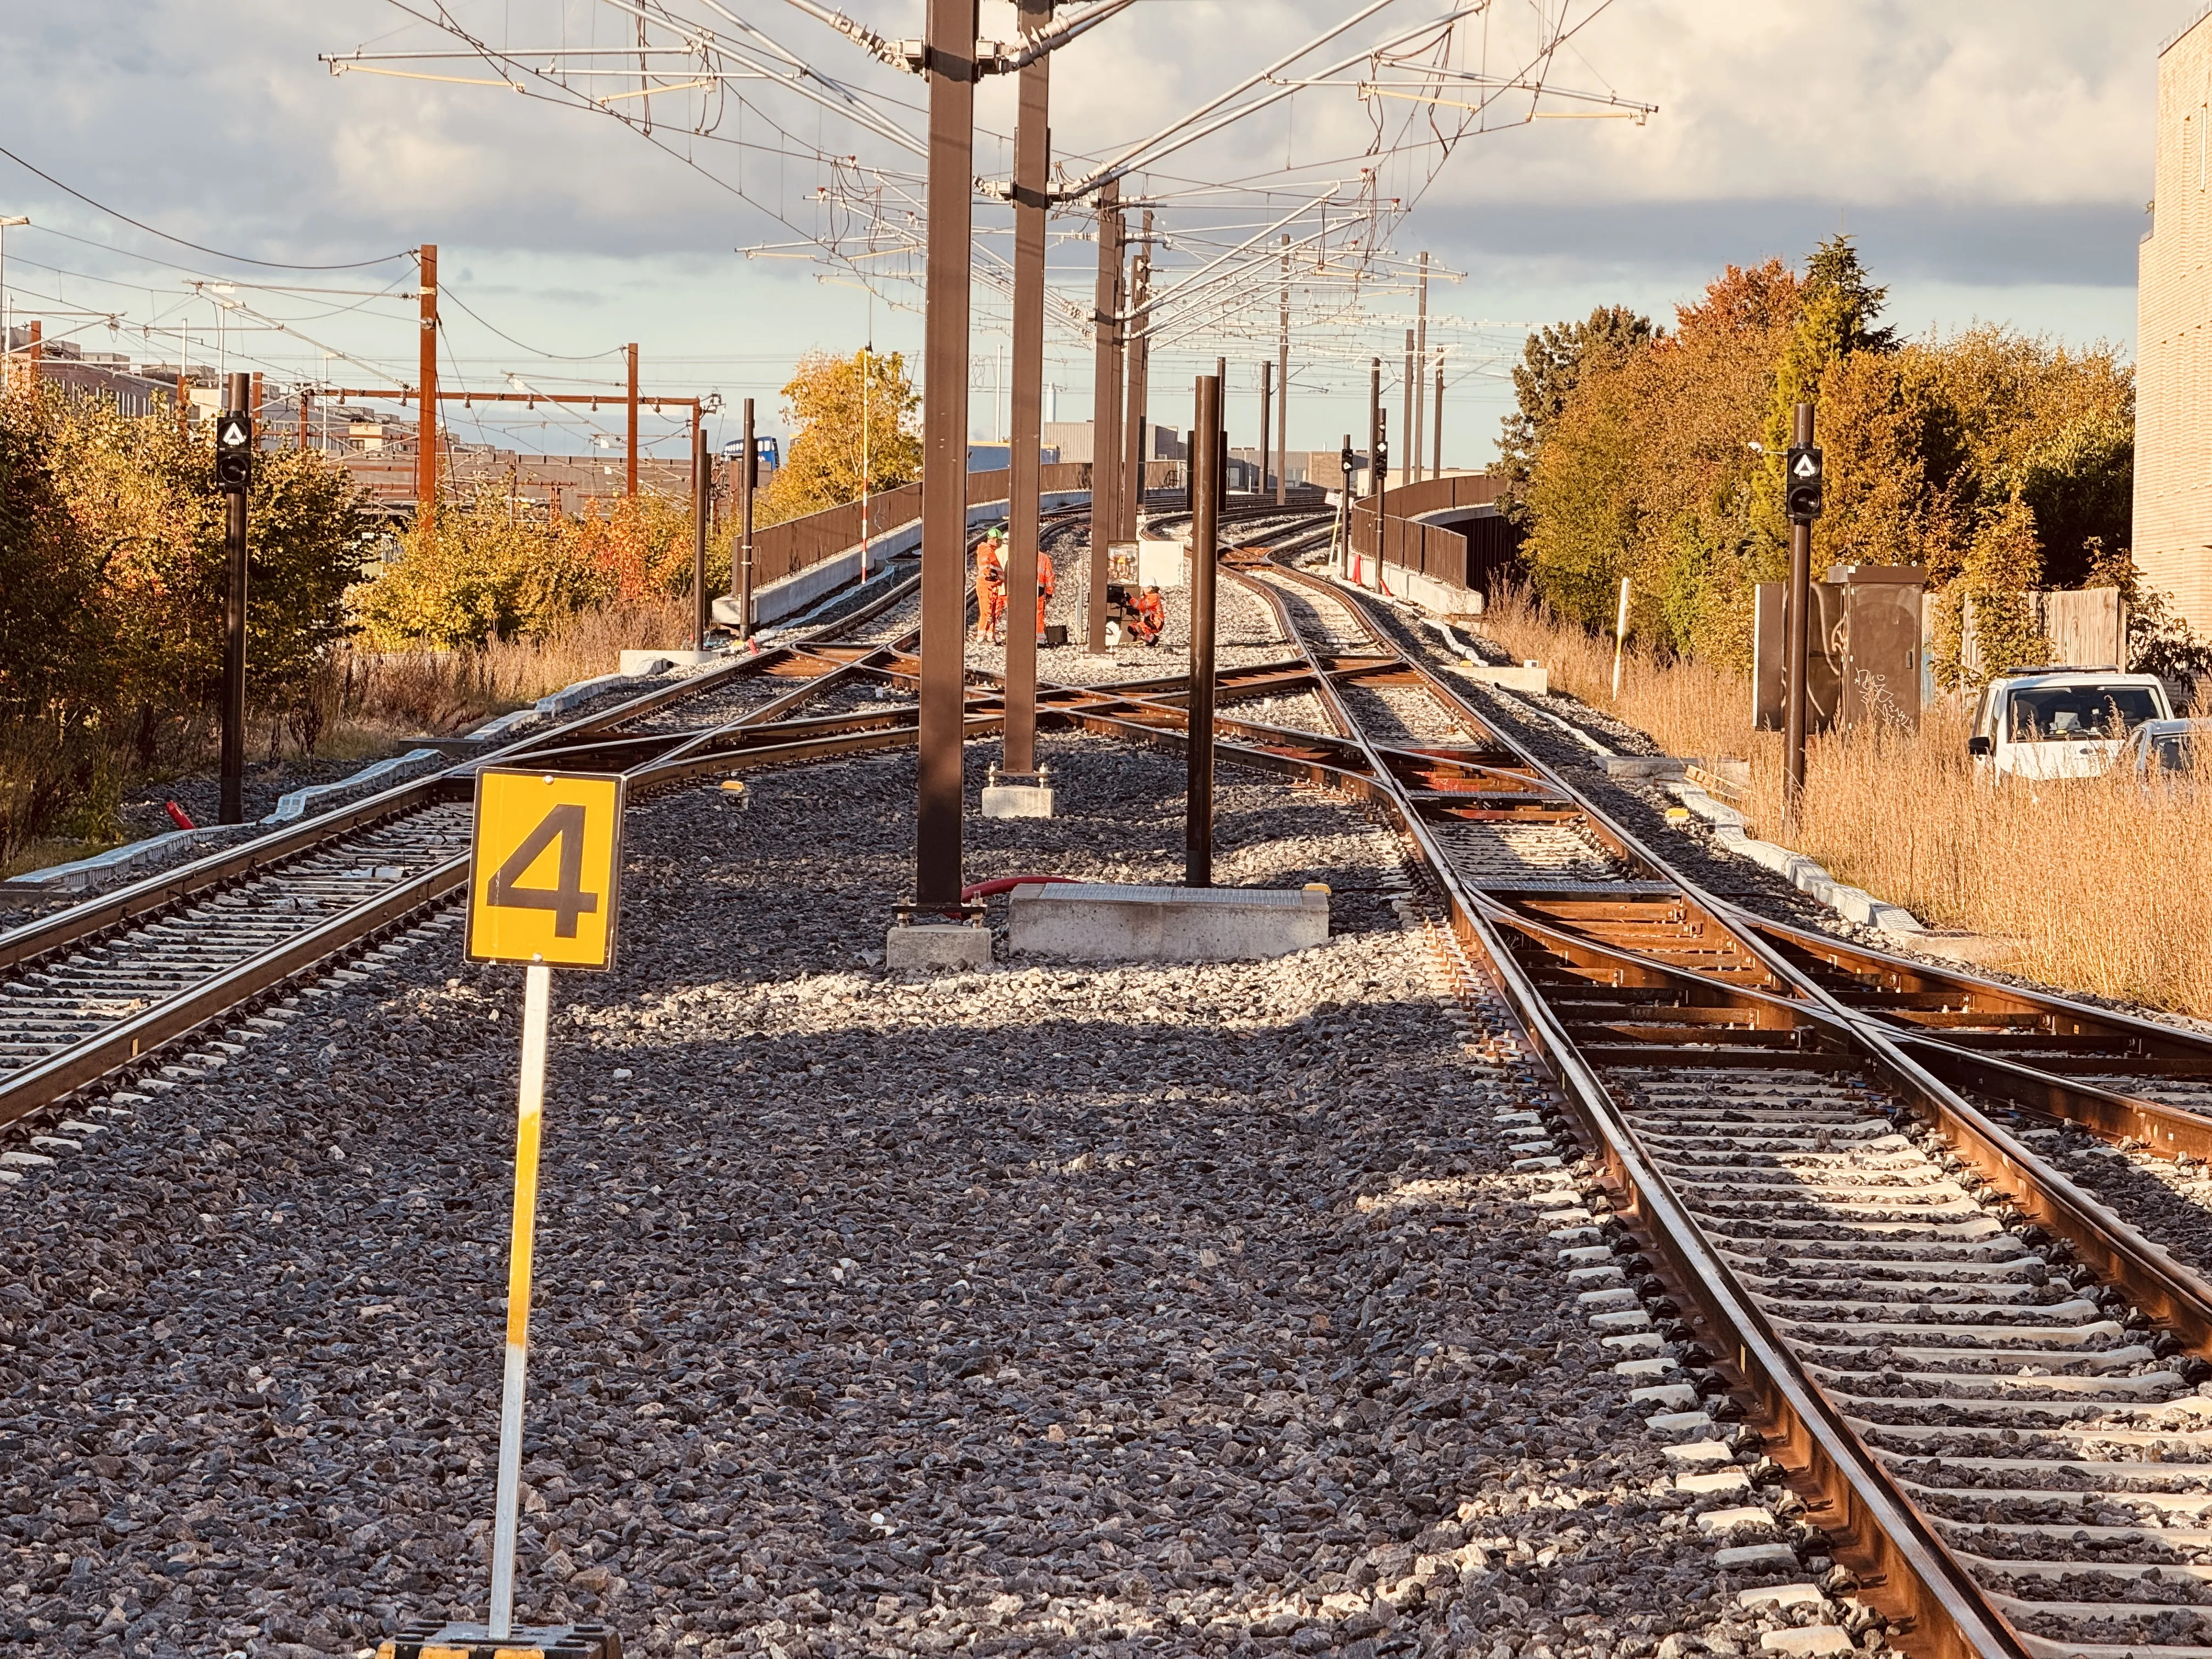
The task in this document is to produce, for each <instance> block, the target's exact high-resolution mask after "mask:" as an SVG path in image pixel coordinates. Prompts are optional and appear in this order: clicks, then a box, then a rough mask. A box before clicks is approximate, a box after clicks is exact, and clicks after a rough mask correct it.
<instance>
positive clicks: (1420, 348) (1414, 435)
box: [1406, 253, 1429, 483]
mask: <svg viewBox="0 0 2212 1659" xmlns="http://www.w3.org/2000/svg"><path fill="white" fill-rule="evenodd" d="M1420 287H1421V300H1420V305H1419V309H1418V310H1417V311H1416V313H1414V315H1415V321H1414V325H1413V356H1412V357H1411V358H1410V359H1409V360H1408V361H1407V365H1406V400H1407V403H1408V404H1411V405H1412V406H1413V416H1412V418H1411V419H1410V420H1408V421H1407V424H1406V441H1407V444H1408V445H1409V446H1410V447H1409V448H1408V449H1407V452H1406V465H1407V469H1408V471H1407V474H1406V482H1407V483H1420V481H1421V375H1420V365H1421V364H1423V363H1425V362H1428V360H1429V256H1428V255H1427V254H1425V253H1424V254H1423V255H1421V284H1420Z"/></svg>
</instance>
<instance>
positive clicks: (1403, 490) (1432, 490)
mask: <svg viewBox="0 0 2212 1659" xmlns="http://www.w3.org/2000/svg"><path fill="white" fill-rule="evenodd" d="M1497 499H1498V480H1497V479H1496V478H1493V477H1491V476H1489V475H1488V474H1487V473H1482V472H1467V473H1458V474H1455V475H1453V476H1452V477H1444V478H1424V479H1422V480H1421V482H1420V483H1414V484H1404V485H1401V486H1400V487H1399V488H1397V489H1390V490H1386V491H1385V492H1384V493H1383V520H1382V525H1381V531H1382V533H1381V536H1380V538H1377V536H1376V507H1375V497H1374V496H1372V495H1368V496H1365V497H1363V498H1362V499H1360V500H1358V501H1354V502H1352V551H1354V552H1355V553H1358V554H1361V555H1364V556H1366V557H1368V558H1370V559H1371V558H1375V557H1377V556H1378V555H1379V556H1380V557H1381V559H1382V560H1383V563H1385V564H1391V565H1395V566H1397V567H1398V568H1400V569H1401V570H1413V571H1418V572H1419V573H1420V574H1422V575H1425V576H1430V577H1433V578H1434V579H1435V580H1437V581H1441V582H1449V583H1450V584H1451V585H1452V586H1455V587H1467V588H1480V587H1481V586H1483V580H1484V568H1485V567H1486V564H1487V562H1488V561H1487V560H1486V558H1484V557H1481V556H1479V550H1477V549H1476V548H1475V547H1474V544H1473V543H1472V542H1471V541H1470V539H1469V538H1468V537H1467V536H1466V535H1464V534H1463V533H1462V532H1459V531H1456V530H1445V529H1442V528H1440V527H1438V526H1435V525H1428V524H1422V523H1419V522H1418V520H1417V515H1419V514H1421V513H1443V512H1447V511H1449V509H1451V508H1453V507H1488V506H1490V505H1491V504H1492V503H1493V502H1495V501H1497ZM1378 539H1379V543H1380V546H1379V550H1378V545H1377V544H1378Z"/></svg>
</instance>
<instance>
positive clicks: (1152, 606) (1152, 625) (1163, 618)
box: [1127, 583, 1168, 645]
mask: <svg viewBox="0 0 2212 1659" xmlns="http://www.w3.org/2000/svg"><path fill="white" fill-rule="evenodd" d="M1127 615H1128V618H1129V631H1130V632H1131V633H1132V634H1133V635H1136V636H1137V639H1138V641H1139V642H1140V643H1142V644H1145V645H1158V643H1159V642H1160V631H1161V630H1162V629H1164V628H1165V627H1166V626H1167V625H1168V607H1167V604H1166V602H1165V601H1164V600H1163V599H1161V598H1160V590H1159V586H1158V584H1157V583H1155V584H1154V585H1153V586H1150V587H1147V588H1146V590H1145V591H1144V592H1142V593H1140V594H1139V595H1138V596H1137V602H1136V604H1135V605H1132V606H1131V607H1130V608H1129V611H1128V613H1127Z"/></svg>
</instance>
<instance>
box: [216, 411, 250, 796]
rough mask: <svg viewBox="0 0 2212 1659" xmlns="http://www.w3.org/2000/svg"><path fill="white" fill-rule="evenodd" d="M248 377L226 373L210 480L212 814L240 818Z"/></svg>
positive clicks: (243, 762) (243, 774)
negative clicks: (215, 733)
mask: <svg viewBox="0 0 2212 1659" xmlns="http://www.w3.org/2000/svg"><path fill="white" fill-rule="evenodd" d="M252 396H253V393H252V382H251V380H249V378H248V377H247V376H246V375H244V374H234V375H232V376H231V377H230V380H229V384H228V387H227V389H226V392H225V395H224V398H223V402H224V404H225V407H224V409H223V411H222V414H221V415H219V416H216V423H215V481H216V487H217V488H218V489H221V490H222V495H223V526H222V529H223V535H222V541H223V556H224V563H225V566H226V580H225V581H224V584H223V602H222V802H221V805H220V807H219V809H218V810H217V811H216V818H217V820H218V821H219V822H221V823H245V822H246V491H247V490H249V489H252V487H253V416H252V412H251V401H252Z"/></svg>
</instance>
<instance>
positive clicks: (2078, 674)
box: [1966, 668, 2173, 778]
mask: <svg viewBox="0 0 2212 1659" xmlns="http://www.w3.org/2000/svg"><path fill="white" fill-rule="evenodd" d="M2172 718H2173V708H2172V704H2170V703H2168V702H2166V686H2165V684H2164V682H2162V681H2161V680H2160V678H2158V676H2157V675H2155V674H2124V673H2122V672H2121V671H2119V670H2118V669H2117V668H2021V669H2015V670H2014V671H2012V672H2011V673H2008V674H2003V675H2000V676H1999V677H1998V678H1996V679H1993V680H1991V681H1990V683H1989V686H1988V689H1987V690H1984V692H1983V693H1982V702H1981V708H1980V709H1979V711H1978V713H1977V714H1976V715H1975V717H1974V734H1973V736H1972V737H1971V738H1968V739H1967V740H1966V749H1967V752H1968V753H1970V754H1972V756H1973V757H1974V769H1975V770H1976V771H1978V772H1980V773H1983V774H1985V775H1990V776H1991V777H1994V778H2002V777H2006V776H2011V777H2018V778H2090V777H2095V776H2096V775H2098V774H2099V773H2101V772H2105V771H2107V770H2109V769H2111V767H2112V763H2113V762H2114V761H2115V760H2117V759H2118V757H2119V752H2120V745H2121V744H2123V743H2124V742H2125V741H2126V740H2127V736H2128V734H2129V733H2130V732H2132V731H2134V730H2135V729H2136V727H2137V726H2141V725H2142V723H2143V722H2144V721H2145V720H2171V719H2172Z"/></svg>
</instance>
